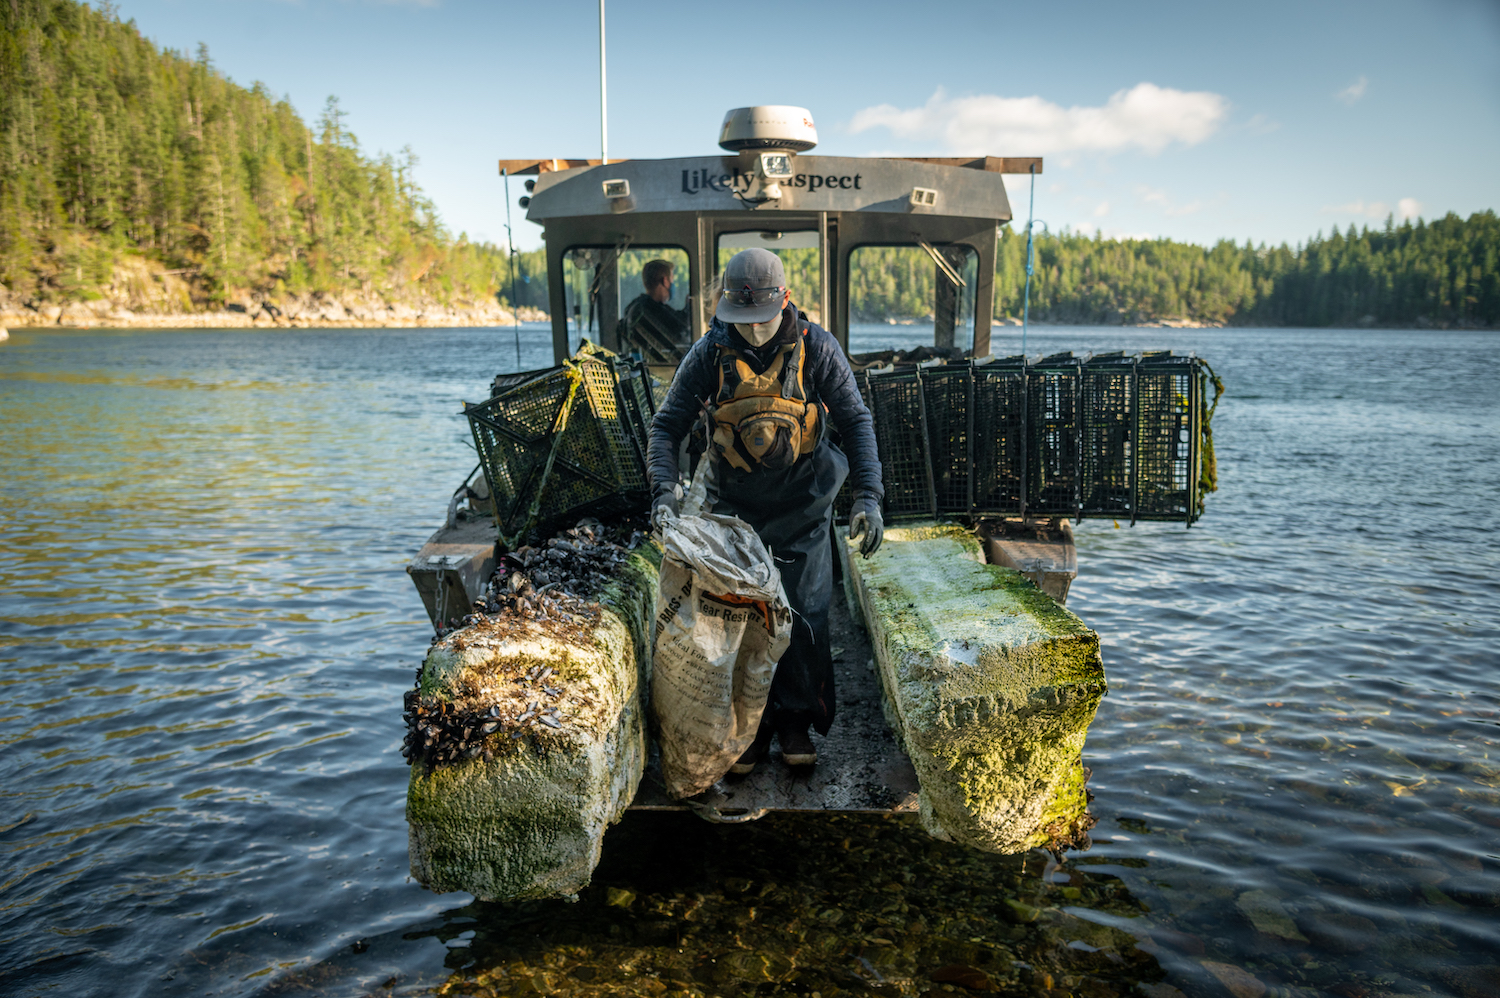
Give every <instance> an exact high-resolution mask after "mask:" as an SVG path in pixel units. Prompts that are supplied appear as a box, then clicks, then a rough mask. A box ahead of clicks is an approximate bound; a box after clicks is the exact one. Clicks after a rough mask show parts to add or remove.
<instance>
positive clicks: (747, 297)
mask: <svg viewBox="0 0 1500 998" xmlns="http://www.w3.org/2000/svg"><path fill="white" fill-rule="evenodd" d="M785 299H786V271H785V270H783V269H782V266H781V257H779V256H777V255H776V254H775V253H772V252H771V251H770V250H766V249H759V248H756V249H747V250H740V251H739V252H738V253H736V254H735V255H734V256H732V257H730V258H729V263H728V264H726V265H725V267H724V291H723V292H722V293H720V295H719V304H718V307H717V308H715V309H714V316H715V317H717V318H719V319H722V320H723V321H724V322H743V323H746V324H754V323H757V322H770V321H771V320H772V319H774V318H776V316H778V315H780V314H781V307H782V302H783V301H784V300H785Z"/></svg>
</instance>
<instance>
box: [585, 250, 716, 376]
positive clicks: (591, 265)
mask: <svg viewBox="0 0 1500 998" xmlns="http://www.w3.org/2000/svg"><path fill="white" fill-rule="evenodd" d="M663 264H667V265H670V274H671V294H670V296H669V297H668V298H667V300H666V301H664V302H657V301H655V299H654V298H653V297H652V295H651V294H650V289H648V288H647V287H646V283H645V282H646V278H647V277H648V276H649V277H651V278H652V279H653V282H654V283H658V284H659V282H660V279H661V276H662V273H663V271H664V270H665V269H666V268H664V267H663ZM688 273H689V271H688V253H687V250H685V249H683V248H682V247H680V246H630V247H622V246H575V247H573V248H571V249H569V250H568V252H566V253H565V254H563V288H564V302H565V304H566V307H567V317H568V349H569V351H570V352H572V351H575V350H577V349H578V347H579V344H580V343H581V342H582V341H583V340H585V339H588V340H590V341H592V342H594V343H598V344H601V345H603V346H606V347H608V348H609V349H611V350H615V351H617V352H620V353H631V352H639V353H640V354H641V356H642V357H643V358H645V360H646V362H647V363H650V364H667V365H675V364H676V363H677V362H678V361H679V360H681V359H682V355H683V354H684V353H686V352H687V349H688V347H689V346H690V345H691V343H692V334H691V323H690V321H689V317H688V296H689V294H690V292H691V288H690V287H689V280H688Z"/></svg>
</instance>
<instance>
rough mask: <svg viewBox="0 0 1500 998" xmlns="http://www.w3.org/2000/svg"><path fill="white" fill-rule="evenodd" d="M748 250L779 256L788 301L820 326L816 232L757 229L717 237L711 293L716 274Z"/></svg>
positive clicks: (819, 259) (819, 264)
mask: <svg viewBox="0 0 1500 998" xmlns="http://www.w3.org/2000/svg"><path fill="white" fill-rule="evenodd" d="M752 247H759V248H761V249H768V250H770V251H771V252H772V253H775V254H776V255H777V256H779V257H781V265H782V267H783V268H785V269H786V283H787V287H788V288H790V289H791V292H792V301H793V302H794V303H795V304H796V305H797V307H798V308H800V309H802V311H804V312H806V313H807V317H808V318H809V319H811V320H812V321H813V322H816V323H818V324H819V325H822V324H823V315H822V301H823V281H822V273H823V270H822V267H823V259H822V252H823V251H822V249H821V248H820V247H819V245H818V233H817V231H816V230H809V231H804V232H778V231H774V230H770V231H768V230H757V231H749V232H725V233H723V234H722V235H720V236H719V242H718V250H719V253H718V267H717V273H715V275H714V289H715V292H717V289H718V281H719V277H718V275H719V274H722V273H723V272H724V265H725V264H727V263H728V262H729V258H730V257H732V256H734V255H735V254H736V253H738V252H739V251H740V250H743V249H750V248H752Z"/></svg>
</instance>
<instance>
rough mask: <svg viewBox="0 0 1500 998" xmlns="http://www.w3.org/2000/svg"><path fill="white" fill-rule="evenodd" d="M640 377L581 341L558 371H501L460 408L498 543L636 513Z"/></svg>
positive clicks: (641, 495)
mask: <svg viewBox="0 0 1500 998" xmlns="http://www.w3.org/2000/svg"><path fill="white" fill-rule="evenodd" d="M650 382H651V378H650V375H649V374H648V373H647V372H646V370H645V368H644V366H642V365H639V364H629V363H627V362H626V361H624V360H622V359H621V358H619V357H616V356H614V355H613V354H610V353H608V352H605V351H601V350H597V349H590V348H587V347H586V348H585V349H584V350H581V351H580V352H579V353H578V354H577V355H575V356H574V357H573V359H571V360H569V361H568V362H567V363H565V364H563V365H561V366H559V367H554V368H549V369H547V370H544V371H528V372H524V373H521V374H513V375H501V376H500V377H497V378H496V379H495V382H494V385H493V386H492V389H491V395H490V398H489V400H488V401H486V402H482V403H480V404H478V405H466V406H465V407H464V415H465V416H467V417H468V420H469V429H470V430H471V431H472V433H473V435H474V446H475V449H476V450H477V451H478V453H479V460H480V464H481V465H483V467H484V473H485V478H486V479H487V480H488V482H489V486H490V491H491V494H492V495H493V496H494V500H495V524H496V528H497V530H498V533H499V537H500V541H501V542H502V543H503V544H505V545H506V546H507V547H516V546H519V545H520V544H522V543H525V541H526V540H527V538H528V535H530V534H532V533H533V532H539V531H545V530H548V529H551V528H553V527H556V526H558V525H560V524H565V523H569V522H572V521H574V520H577V519H578V518H580V517H583V516H591V515H592V516H606V515H610V514H616V513H624V512H630V511H632V510H640V509H645V507H646V505H647V496H648V492H649V486H648V481H647V476H646V449H647V441H648V433H649V430H650V426H651V419H652V416H653V415H654V414H655V411H656V410H655V404H654V401H653V399H652V393H651V387H650Z"/></svg>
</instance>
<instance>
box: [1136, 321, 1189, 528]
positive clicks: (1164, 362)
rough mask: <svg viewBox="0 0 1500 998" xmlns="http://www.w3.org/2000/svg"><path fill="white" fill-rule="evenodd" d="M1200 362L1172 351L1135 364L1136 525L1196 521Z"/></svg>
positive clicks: (1151, 355) (1150, 355)
mask: <svg viewBox="0 0 1500 998" xmlns="http://www.w3.org/2000/svg"><path fill="white" fill-rule="evenodd" d="M1202 367H1203V365H1202V362H1201V361H1199V360H1198V359H1197V358H1196V357H1175V356H1173V355H1172V354H1171V352H1170V351H1164V352H1158V353H1146V354H1142V355H1141V359H1140V360H1139V361H1138V362H1137V364H1136V376H1135V404H1134V409H1135V455H1134V456H1135V480H1134V482H1133V486H1134V491H1133V495H1132V497H1131V518H1132V519H1134V520H1186V521H1188V522H1189V523H1191V522H1192V521H1193V520H1195V519H1197V518H1198V515H1199V510H1198V494H1197V490H1198V482H1199V461H1200V460H1201V458H1200V452H1201V449H1202V443H1201V438H1202V418H1201V415H1202V404H1201V403H1202V397H1203V381H1204V378H1203V372H1202Z"/></svg>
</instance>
